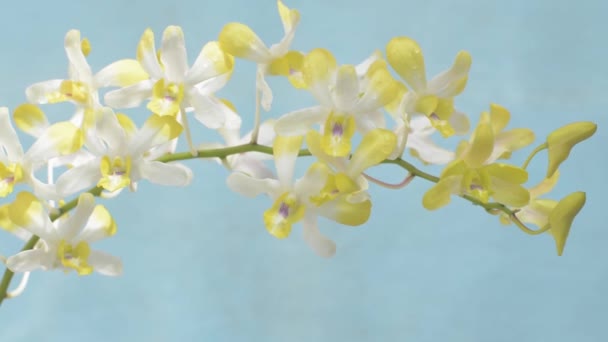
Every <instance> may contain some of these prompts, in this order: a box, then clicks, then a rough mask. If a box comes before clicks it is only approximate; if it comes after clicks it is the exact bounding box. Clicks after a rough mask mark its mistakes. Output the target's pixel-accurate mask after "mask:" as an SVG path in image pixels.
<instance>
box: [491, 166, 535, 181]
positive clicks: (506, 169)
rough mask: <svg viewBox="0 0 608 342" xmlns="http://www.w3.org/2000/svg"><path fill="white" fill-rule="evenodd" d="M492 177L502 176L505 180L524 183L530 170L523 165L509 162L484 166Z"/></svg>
mask: <svg viewBox="0 0 608 342" xmlns="http://www.w3.org/2000/svg"><path fill="white" fill-rule="evenodd" d="M483 169H484V170H486V172H488V173H489V174H490V176H491V177H496V178H500V179H502V180H504V181H507V182H511V183H515V184H523V183H525V182H527V181H528V172H527V171H526V170H524V169H522V168H521V167H517V166H514V165H509V164H502V163H493V164H490V165H487V166H484V167H483Z"/></svg>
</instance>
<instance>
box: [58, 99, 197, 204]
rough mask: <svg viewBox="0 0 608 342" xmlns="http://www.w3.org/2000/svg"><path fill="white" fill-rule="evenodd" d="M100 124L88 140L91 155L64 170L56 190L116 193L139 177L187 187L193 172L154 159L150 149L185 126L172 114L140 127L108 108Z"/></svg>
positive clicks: (162, 183)
mask: <svg viewBox="0 0 608 342" xmlns="http://www.w3.org/2000/svg"><path fill="white" fill-rule="evenodd" d="M102 116H103V117H102V119H101V120H100V121H99V123H98V128H97V138H96V139H87V141H86V142H85V147H86V148H87V150H88V153H89V154H90V155H91V156H92V157H91V158H89V159H88V160H86V161H85V162H83V163H81V164H80V165H78V166H75V167H73V168H71V169H69V170H68V171H66V172H65V173H63V174H62V175H61V176H60V177H59V179H58V180H57V183H56V185H57V191H58V193H59V194H60V195H61V196H62V197H65V196H68V195H71V194H73V193H76V192H78V191H81V190H83V189H87V188H89V187H91V186H94V185H97V186H99V187H102V188H103V189H105V190H106V191H108V192H110V193H113V192H115V191H118V190H121V189H122V188H124V187H126V186H129V187H130V188H131V190H135V189H136V186H137V182H138V181H139V180H140V179H147V180H148V181H150V182H152V183H156V184H161V185H168V186H185V185H188V184H189V183H190V181H191V180H192V171H191V170H190V169H188V168H187V167H185V166H183V165H181V164H178V163H162V162H158V161H154V160H152V159H153V157H155V156H152V155H150V152H149V151H151V150H152V149H153V148H154V147H157V146H160V145H162V144H164V143H167V142H168V141H170V140H172V139H174V138H175V137H177V136H178V135H179V134H180V133H181V130H182V127H181V126H180V125H179V123H177V121H176V120H175V118H174V117H172V116H159V115H156V114H153V115H152V116H150V118H149V119H148V120H147V121H146V122H145V123H144V125H143V127H142V128H141V129H140V130H137V129H136V128H135V124H133V122H132V121H131V120H130V119H129V118H128V117H126V116H125V115H120V114H119V115H116V114H114V112H113V111H112V110H111V109H110V108H108V107H106V108H104V109H103V110H102Z"/></svg>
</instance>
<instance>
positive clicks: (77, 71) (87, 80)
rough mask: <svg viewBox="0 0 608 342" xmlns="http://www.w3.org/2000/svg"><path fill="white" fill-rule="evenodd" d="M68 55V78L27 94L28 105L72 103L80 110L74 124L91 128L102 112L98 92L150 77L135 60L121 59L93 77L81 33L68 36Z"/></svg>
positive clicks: (35, 86)
mask: <svg viewBox="0 0 608 342" xmlns="http://www.w3.org/2000/svg"><path fill="white" fill-rule="evenodd" d="M64 46H65V52H66V55H67V58H68V61H69V64H68V78H67V79H55V80H49V81H44V82H40V83H36V84H33V85H31V86H30V87H28V88H27V89H26V91H25V93H26V96H27V99H28V101H30V102H32V103H36V104H44V103H57V102H64V101H69V102H72V103H74V104H76V106H77V112H76V114H75V115H74V117H73V118H72V120H71V121H72V122H73V123H74V124H75V125H77V126H80V127H83V128H89V127H92V125H93V124H94V123H95V121H96V120H95V119H96V118H97V117H98V116H97V115H96V112H97V111H98V110H99V109H100V108H101V104H100V102H99V92H98V89H99V88H103V87H124V86H129V85H131V84H134V83H136V82H139V81H141V80H144V79H147V78H148V75H147V73H146V72H145V71H144V70H143V69H142V68H141V66H140V65H139V63H138V62H137V61H136V60H134V59H121V60H119V61H116V62H114V63H112V64H110V65H108V66H106V67H105V68H103V69H101V70H100V71H99V72H98V73H97V74H95V75H93V72H92V71H91V67H90V66H89V63H88V62H87V60H86V56H87V55H88V54H89V52H90V50H91V45H90V43H89V41H88V40H87V39H83V40H81V39H80V31H78V30H70V31H68V33H67V34H66V35H65V43H64Z"/></svg>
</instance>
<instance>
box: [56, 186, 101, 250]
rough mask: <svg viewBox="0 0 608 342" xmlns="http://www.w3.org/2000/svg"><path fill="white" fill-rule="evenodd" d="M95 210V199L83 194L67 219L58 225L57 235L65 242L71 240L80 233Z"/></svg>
mask: <svg viewBox="0 0 608 342" xmlns="http://www.w3.org/2000/svg"><path fill="white" fill-rule="evenodd" d="M94 208H95V198H94V197H93V195H91V194H89V193H83V194H81V195H80V196H79V197H78V204H77V205H76V208H75V209H74V210H73V211H72V212H70V215H69V216H68V218H67V219H66V220H64V221H62V222H61V223H60V224H59V225H58V228H57V230H58V233H59V235H60V236H61V238H63V239H65V240H66V241H72V239H73V238H74V237H75V236H76V235H77V234H78V233H80V231H82V229H83V228H84V226H85V224H86V223H87V221H88V220H89V217H90V216H91V213H93V209H94Z"/></svg>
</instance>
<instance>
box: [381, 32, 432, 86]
mask: <svg viewBox="0 0 608 342" xmlns="http://www.w3.org/2000/svg"><path fill="white" fill-rule="evenodd" d="M386 57H387V59H388V62H389V63H390V65H391V67H393V69H395V71H396V72H397V73H398V74H399V76H401V78H402V79H403V80H405V81H406V82H407V83H408V84H409V85H410V87H412V88H413V89H414V90H416V91H421V90H423V89H425V88H426V70H425V67H424V56H423V55H422V50H421V49H420V46H419V45H418V43H416V41H414V40H413V39H410V38H407V37H396V38H393V39H391V40H390V41H389V42H388V44H387V45H386Z"/></svg>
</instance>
